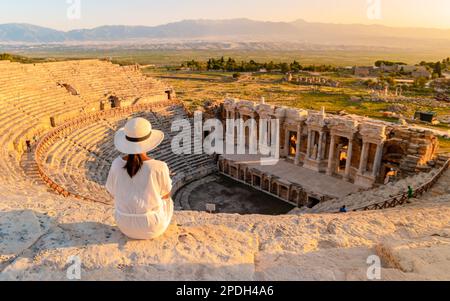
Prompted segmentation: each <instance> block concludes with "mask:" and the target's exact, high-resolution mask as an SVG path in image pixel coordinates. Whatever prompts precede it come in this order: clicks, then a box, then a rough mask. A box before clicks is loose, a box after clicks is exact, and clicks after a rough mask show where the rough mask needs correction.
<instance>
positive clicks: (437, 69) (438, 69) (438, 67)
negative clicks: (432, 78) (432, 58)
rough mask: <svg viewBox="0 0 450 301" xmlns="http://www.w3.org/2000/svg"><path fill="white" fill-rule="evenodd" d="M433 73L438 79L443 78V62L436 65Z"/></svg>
mask: <svg viewBox="0 0 450 301" xmlns="http://www.w3.org/2000/svg"><path fill="white" fill-rule="evenodd" d="M433 73H435V74H437V76H438V77H442V65H441V62H437V63H436V64H434V68H433Z"/></svg>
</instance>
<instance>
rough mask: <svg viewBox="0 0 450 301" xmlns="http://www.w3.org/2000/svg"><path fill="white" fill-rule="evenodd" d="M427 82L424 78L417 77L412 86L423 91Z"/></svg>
mask: <svg viewBox="0 0 450 301" xmlns="http://www.w3.org/2000/svg"><path fill="white" fill-rule="evenodd" d="M427 82H428V80H427V79H426V78H425V77H419V78H417V79H416V80H415V81H414V86H415V87H417V88H421V89H423V88H425V85H426V84H427Z"/></svg>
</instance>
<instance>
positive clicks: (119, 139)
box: [114, 118, 164, 155]
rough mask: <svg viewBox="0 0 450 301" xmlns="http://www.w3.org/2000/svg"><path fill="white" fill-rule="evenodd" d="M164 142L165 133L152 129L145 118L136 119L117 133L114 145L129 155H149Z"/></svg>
mask: <svg viewBox="0 0 450 301" xmlns="http://www.w3.org/2000/svg"><path fill="white" fill-rule="evenodd" d="M163 140H164V133H163V132H161V131H158V130H154V129H152V124H151V123H150V122H149V121H148V120H146V119H144V118H134V119H131V120H129V121H128V122H127V124H126V125H125V127H124V128H122V129H120V130H118V131H117V133H116V135H115V137H114V145H115V146H116V148H117V150H118V151H119V152H121V153H123V154H127V155H137V154H144V153H148V152H149V151H151V150H153V149H155V148H156V147H157V146H158V145H160V144H161V142H162V141H163Z"/></svg>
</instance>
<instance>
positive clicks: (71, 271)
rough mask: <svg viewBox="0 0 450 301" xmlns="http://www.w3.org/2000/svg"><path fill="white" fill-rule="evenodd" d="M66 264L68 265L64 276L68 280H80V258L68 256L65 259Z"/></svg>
mask: <svg viewBox="0 0 450 301" xmlns="http://www.w3.org/2000/svg"><path fill="white" fill-rule="evenodd" d="M67 264H69V267H68V268H67V272H66V276H67V279H69V280H81V259H80V257H78V256H70V257H69V258H68V259H67Z"/></svg>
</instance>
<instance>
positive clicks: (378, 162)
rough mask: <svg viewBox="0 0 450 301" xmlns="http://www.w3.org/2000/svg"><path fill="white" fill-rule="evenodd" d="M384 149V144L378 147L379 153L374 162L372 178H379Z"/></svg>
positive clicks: (376, 154)
mask: <svg viewBox="0 0 450 301" xmlns="http://www.w3.org/2000/svg"><path fill="white" fill-rule="evenodd" d="M383 147H384V143H380V144H378V145H377V152H376V153H375V160H374V161H373V172H372V176H373V177H374V178H376V177H377V176H378V172H379V171H380V167H381V160H382V158H383Z"/></svg>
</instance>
